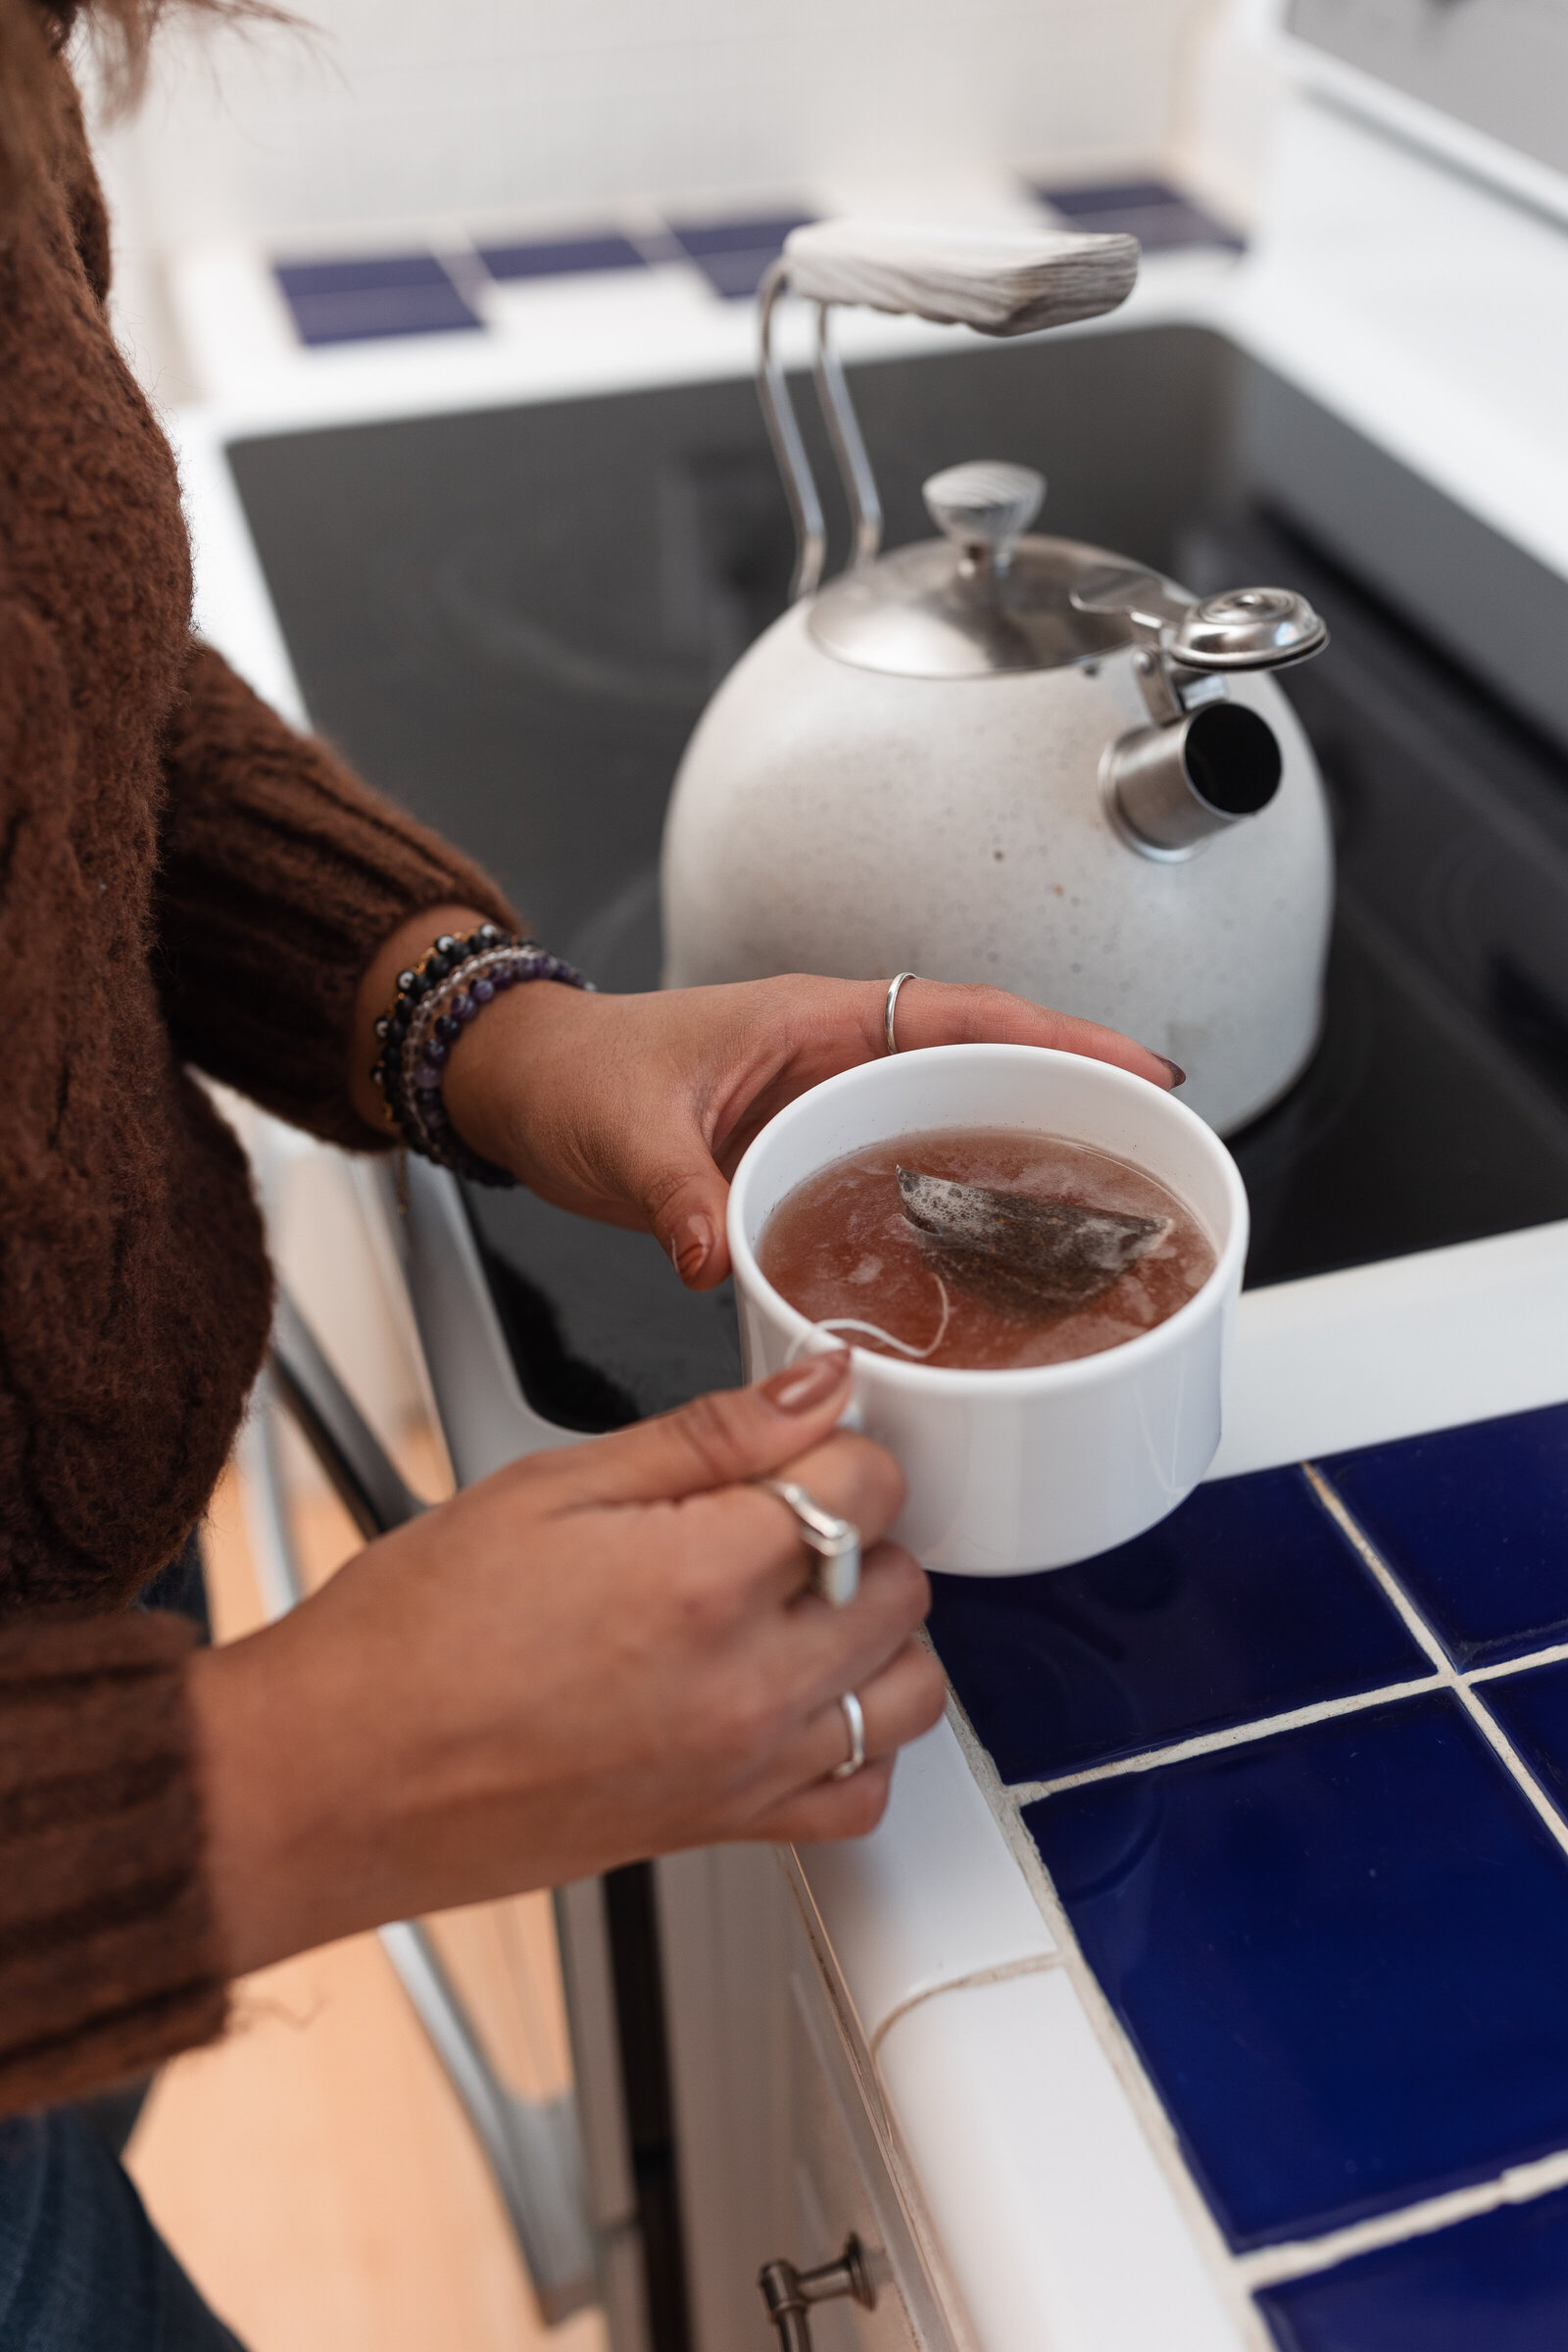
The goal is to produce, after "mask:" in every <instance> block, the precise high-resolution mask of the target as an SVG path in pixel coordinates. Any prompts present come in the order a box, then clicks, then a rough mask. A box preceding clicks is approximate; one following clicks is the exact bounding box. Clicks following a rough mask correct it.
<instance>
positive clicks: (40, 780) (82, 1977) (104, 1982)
mask: <svg viewBox="0 0 1568 2352" xmlns="http://www.w3.org/2000/svg"><path fill="white" fill-rule="evenodd" d="M108 273H109V260H108V232H107V224H106V221H105V218H104V211H103V205H102V200H101V198H100V195H99V191H98V186H97V181H96V179H95V177H94V175H93V172H92V167H91V164H90V161H89V159H88V155H87V150H86V145H85V141H84V138H83V134H82V128H81V120H80V114H79V111H78V108H77V105H76V99H75V94H74V91H73V89H72V87H71V85H70V82H69V79H68V77H67V74H66V71H65V68H64V67H63V66H62V67H61V68H60V69H59V73H58V123H57V127H56V131H55V134H54V136H53V142H52V155H51V163H50V168H49V170H48V171H47V172H45V173H44V174H43V176H42V177H41V178H39V179H38V180H36V181H35V182H34V184H32V185H31V186H30V188H29V189H28V190H27V191H26V192H25V194H24V196H23V198H22V200H21V209H20V210H19V211H18V212H17V213H16V214H15V215H14V216H13V217H12V218H11V219H10V220H8V221H5V222H4V223H0V974H3V988H0V1002H3V1003H4V1005H5V1006H6V1008H7V1017H6V1021H5V1037H6V1044H5V1050H4V1055H3V1061H0V1067H3V1079H0V2109H3V2108H6V2107H12V2108H15V2107H19V2106H24V2105H31V2104H35V2103H40V2102H43V2101H47V2100H50V2099H55V2098H59V2097H62V2096H65V2095H67V2094H71V2093H74V2092H76V2091H79V2090H82V2089H85V2088H90V2087H95V2086H97V2085H100V2084H103V2083H106V2082H112V2081H115V2080H117V2079H120V2078H123V2077H127V2076H129V2075H132V2074H134V2073H136V2072H139V2071H141V2070H144V2069H146V2068H147V2067H149V2066H150V2065H152V2064H153V2063H154V2062H155V2061H156V2060H158V2059H159V2058H161V2057H163V2056H164V2055H165V2054H166V2053H168V2052H169V2051H172V2050H173V2049H176V2048H178V2047H180V2046H181V2045H182V2044H185V2043H189V2042H192V2041H196V2040H199V2039H201V2038H203V2037H204V2036H206V2035H209V2034H213V2033H215V2032H216V2031H217V2030H218V2028H219V2026H220V2024H221V2019H222V2015H223V1989H222V1970H221V1954H220V1952H219V1951H218V1949H217V1948H216V1944H215V1938H214V1933H213V1927H212V1922H211V1918H210V1914H209V1907H208V1904H207V1900H206V1896H205V1892H204V1887H203V1880H202V1860H201V1806H200V1792H199V1789H197V1788H196V1787H195V1785H194V1782H193V1773H192V1761H191V1752H190V1737H189V1729H188V1723H187V1717H186V1710H185V1704H184V1695H183V1675H184V1664H185V1658H186V1654H187V1638H186V1636H185V1634H184V1633H183V1631H182V1629H181V1628H180V1627H179V1626H178V1625H177V1624H176V1623H174V1622H172V1621H171V1620H169V1619H168V1618H166V1617H161V1616H157V1615H154V1614H152V1613H150V1612H148V1611H144V1610H136V1609H132V1608H131V1607H130V1606H129V1605H128V1604H129V1603H130V1602H131V1600H132V1598H133V1596H134V1594H135V1593H136V1592H137V1591H138V1589H139V1587H140V1586H141V1585H143V1584H144V1583H145V1582H146V1580H147V1579H148V1577H149V1576H151V1575H152V1574H154V1573H155V1572H156V1571H157V1570H158V1569H159V1568H160V1567H161V1566H163V1564H164V1563H165V1562H166V1561H168V1560H169V1559H170V1558H171V1557H172V1555H173V1554H174V1553H175V1552H176V1551H177V1550H178V1549H179V1546H180V1544H181V1542H182V1540H183V1539H184V1537H185V1536H186V1534H187V1532H188V1531H189V1529H190V1528H191V1526H192V1525H193V1523H194V1522H195V1520H196V1519H197V1518H198V1517H199V1515H200V1513H201V1511H202V1509H203V1507H204V1506H205V1504H206V1501H207V1498H208V1496H209V1495H210V1494H211V1492H212V1488H213V1484H214V1482H215V1480H216V1479H217V1476H218V1473H219V1471H220V1469H221V1466H222V1462H223V1458H224V1455H225V1453H226V1451H227V1448H228V1446H229V1443H230V1440H231V1439H232V1437H233V1434H234V1430H235V1427H236V1425H237V1423H238V1420H239V1416H240V1411H241V1407H242V1404H243V1401H244V1398H245V1395H246V1392H247V1390H248V1389H249V1387H250V1384H251V1381H252V1379H253V1378H254V1376H255V1373H256V1370H257V1367H258V1365H259V1363H260V1361H261V1356H262V1351H263V1348H264V1345H265V1341H266V1336H267V1327H268V1317H269V1305H270V1288H269V1275H268V1268H267V1260H266V1256H265V1254H264V1250H263V1240H262V1231H261V1226H260V1222H259V1220H258V1216H257V1212H256V1208H255V1205H254V1203H253V1201H252V1198H251V1191H250V1186H249V1182H248V1179H247V1174H246V1169H245V1164H244V1161H243V1159H242V1156H241V1154H240V1152H239V1149H238V1147H237V1146H236V1144H235V1142H234V1140H233V1138H232V1137H231V1136H230V1134H229V1133H228V1131H227V1129H226V1128H225V1127H224V1126H223V1125H222V1123H221V1120H220V1119H219V1118H218V1117H217V1115H216V1114H215V1112H214V1111H213V1109H212V1108H211V1106H210V1104H209V1103H208V1100H207V1097H206V1096H205V1095H204V1093H203V1092H202V1091H201V1089H200V1088H199V1087H198V1086H197V1085H196V1084H195V1083H194V1082H193V1080H192V1079H191V1077H190V1076H189V1075H188V1074H187V1070H186V1068H185V1065H186V1064H187V1063H194V1064H195V1065H197V1066H198V1067H199V1068H201V1069H203V1070H206V1071H209V1072H211V1073H212V1074H213V1075H214V1076H215V1077H218V1078H221V1079H224V1080H226V1081H227V1082H228V1083H229V1084H230V1085H233V1086H236V1087H239V1088H241V1089H243V1090H244V1091H245V1092H246V1093H247V1094H249V1095H251V1096H253V1097H254V1098H255V1099H256V1100H257V1101H258V1102H259V1103H265V1104H266V1105H267V1106H268V1108H269V1109H271V1110H275V1111H278V1112H280V1113H281V1114H282V1115H283V1116H284V1117H285V1118H289V1119H293V1120H295V1121H297V1122H298V1123H299V1124H301V1125H302V1126H306V1127H309V1128H311V1129H312V1130H313V1131H314V1132H315V1133H316V1134H318V1135H321V1136H325V1137H327V1138H329V1139H331V1140H332V1141H334V1142H338V1143H344V1144H350V1145H369V1144H372V1143H373V1142H374V1141H375V1140H376V1139H375V1138H374V1137H372V1136H371V1135H370V1134H369V1133H368V1131H367V1130H366V1129H365V1128H364V1127H363V1126H362V1125H361V1124H360V1122H359V1121H358V1120H357V1118H356V1116H355V1114H354V1112H353V1110H352V1109H351V1107H350V1104H349V1101H348V1095H347V1065H348V1047H349V1025H350V1019H351V1012H352V1005H353V998H354V993H355V988H356V983H357V981H358V978H359V976H360V974H361V973H362V972H363V971H364V969H365V968H366V966H367V964H368V961H369V960H370V957H371V956H372V955H373V953H374V951H375V949H376V948H377V946H378V945H379V944H380V942H381V941H382V940H383V939H384V938H385V937H386V936H387V935H388V933H389V932H390V931H391V930H392V929H393V928H394V927H395V926H396V925H397V924H398V923H399V922H400V921H402V920H403V919H404V918H405V917H406V916H408V915H410V914H413V913H415V912H417V910H418V909H419V908H420V907H429V906H434V905H436V904H437V903H440V902H442V901H458V902H462V903H466V904H469V905H477V906H479V907H483V908H485V909H486V910H487V911H490V912H492V913H495V914H498V915H501V916H503V917H504V916H505V915H506V913H507V909H506V907H505V905H504V903H503V902H501V901H499V900H498V898H497V895H496V893H495V891H494V889H493V888H492V887H491V886H490V885H489V884H487V883H486V882H485V881H484V879H483V877H482V876H481V875H479V874H478V873H477V872H476V871H475V870H474V869H473V868H472V867H471V866H470V865H469V864H467V862H466V860H465V859H463V858H460V857H458V856H457V855H455V854H454V853H453V852H452V851H450V850H448V849H446V848H444V847H443V845H442V844H441V843H440V842H438V841H437V840H435V839H434V838H433V837H432V836H431V835H429V834H427V833H425V832H423V831H422V830H421V829H420V828H419V827H417V825H415V824H414V823H412V822H411V821H410V820H409V819H407V818H405V817H402V816H400V815H397V814H395V813H394V812H393V811H392V810H390V809H387V808H386V807H384V806H383V805H382V804H381V803H379V802H377V801H376V800H374V799H373V798H372V797H371V796H370V794H369V793H368V792H367V791H366V790H365V789H364V787H363V786H361V785H360V784H358V783H357V782H356V781H355V779H354V778H353V777H352V776H350V775H349V774H348V773H346V772H345V770H344V769H343V768H342V767H341V766H340V765H339V764H338V763H337V761H336V760H333V759H332V758H331V756H330V755H329V754H328V753H327V752H326V751H325V750H323V749H322V747H321V746H320V745H319V744H317V743H311V742H306V741H303V740H302V739H300V738H299V737H297V736H295V735H293V734H291V733H290V732H289V730H288V729H287V728H286V727H284V726H283V725H282V723H281V722H280V721H279V720H278V719H276V718H275V717H274V716H273V715H272V714H271V713H270V711H267V710H266V709H265V708H264V707H263V706H262V705H261V704H260V703H259V702H258V701H257V700H256V698H255V697H254V695H252V694H251V693H250V692H249V691H248V690H247V688H245V687H244V686H243V685H241V684H240V683H239V681H238V680H237V679H236V678H235V677H234V676H233V675H232V674H231V673H230V672H229V670H227V669H226V668H225V667H224V665H223V663H222V662H221V660H220V659H219V658H218V656H217V655H216V654H214V653H212V652H210V651H207V650H205V649H203V648H201V647H199V646H197V645H195V644H194V643H193V642H192V640H191V636H190V559H189V551H188V547H187V543H186V537H185V531H184V526H183V522H182V519H181V515H180V507H179V490H178V484H177V481H176V479H175V473H174V466H173V461H172V457H171V454H170V451H169V449H168V447H167V445H166V443H165V441H164V439H163V437H162V435H161V433H160V432H159V429H158V426H157V424H156V423H155V421H154V419H153V417H152V415H151V413H150V412H149V410H148V408H147V406H146V404H145V403H144V402H143V400H142V399H141V397H140V395H139V393H138V392H137V390H136V388H135V385H134V384H133V382H132V380H131V378H130V376H129V375H128V373H127V372H126V369H125V368H124V366H123V363H122V361H121V359H120V356H119V354H118V352H117V350H116V348H115V345H114V343H113V341H112V339H111V337H110V334H109V331H108V328H107V326H106V323H105V317H104V298H105V293H106V288H107V282H108Z"/></svg>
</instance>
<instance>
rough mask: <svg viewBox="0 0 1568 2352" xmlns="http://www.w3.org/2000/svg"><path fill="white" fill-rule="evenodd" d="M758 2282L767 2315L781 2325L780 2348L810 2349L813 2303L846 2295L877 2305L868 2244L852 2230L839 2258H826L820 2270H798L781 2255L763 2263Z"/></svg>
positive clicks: (784, 2351) (869, 2307)
mask: <svg viewBox="0 0 1568 2352" xmlns="http://www.w3.org/2000/svg"><path fill="white" fill-rule="evenodd" d="M757 2284H758V2288H759V2290H760V2294H761V2297H762V2301H763V2302H764V2303H765V2304H766V2306H767V2316H768V2318H769V2319H770V2320H771V2321H772V2323H773V2325H774V2327H776V2328H777V2329H778V2340H779V2345H780V2352H811V2312H810V2307H811V2305H812V2304H813V2303H832V2302H836V2301H837V2300H838V2298H839V2297H840V2296H846V2297H848V2298H849V2299H850V2300H851V2301H852V2302H856V2303H858V2304H859V2305H860V2306H861V2308H862V2309H863V2310H865V2311H874V2310H875V2309H876V2280H875V2279H874V2278H872V2276H871V2266H870V2264H869V2262H868V2261H867V2260H866V2255H865V2248H864V2247H863V2246H862V2245H861V2243H860V2241H859V2239H858V2237H857V2236H856V2235H855V2234H854V2232H853V2231H852V2232H851V2234H850V2235H849V2236H848V2237H847V2238H846V2239H845V2241H844V2251H843V2253H842V2254H840V2256H839V2258H838V2260H837V2261H836V2262H824V2263H823V2264H822V2266H821V2268H820V2269H819V2270H814V2271H798V2270H797V2269H796V2267H795V2265H794V2263H793V2262H785V2261H784V2260H783V2258H782V2256H781V2257H780V2258H779V2259H778V2260H777V2261H775V2262H764V2263H763V2265H762V2268H761V2270H760V2273H759V2275H758V2280H757Z"/></svg>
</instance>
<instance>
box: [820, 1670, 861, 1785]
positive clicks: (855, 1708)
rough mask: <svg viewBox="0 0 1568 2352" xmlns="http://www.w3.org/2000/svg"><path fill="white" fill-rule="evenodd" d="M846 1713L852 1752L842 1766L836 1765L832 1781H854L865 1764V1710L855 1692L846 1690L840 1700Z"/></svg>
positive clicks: (832, 1772) (845, 1722)
mask: <svg viewBox="0 0 1568 2352" xmlns="http://www.w3.org/2000/svg"><path fill="white" fill-rule="evenodd" d="M839 1705H840V1707H841V1708H842V1709H843V1711H844V1729H845V1730H846V1731H847V1732H848V1733H849V1735H850V1752H849V1754H848V1755H847V1756H846V1757H845V1759H844V1761H843V1763H842V1764H835V1765H834V1767H833V1770H832V1771H831V1772H830V1773H829V1775H828V1778H829V1780H832V1781H853V1780H854V1778H855V1776H856V1774H857V1773H858V1771H859V1769H860V1766H861V1765H862V1764H863V1763H864V1762H865V1710H864V1709H863V1707H862V1706H861V1705H860V1702H859V1700H858V1698H857V1697H856V1695H855V1692H854V1691H845V1693H844V1696H843V1697H842V1698H841V1699H840V1700H839Z"/></svg>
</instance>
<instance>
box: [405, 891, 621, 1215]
mask: <svg viewBox="0 0 1568 2352" xmlns="http://www.w3.org/2000/svg"><path fill="white" fill-rule="evenodd" d="M525 980H562V981H564V982H565V984H566V986H567V987H568V988H586V989H591V988H592V986H593V982H592V981H591V980H585V979H584V978H583V976H582V974H581V972H579V971H577V970H576V969H575V967H574V966H573V965H571V964H569V963H564V962H563V961H562V959H561V957H560V956H552V955H550V954H549V953H548V952H547V951H546V950H545V949H544V948H541V947H540V946H539V945H538V943H537V941H535V940H531V939H515V938H508V936H507V934H506V933H505V932H504V931H503V930H502V929H501V927H500V925H499V924H497V923H481V924H480V926H479V928H478V930H477V931H470V932H468V933H467V934H466V936H465V937H463V938H457V937H455V936H454V935H453V934H452V933H451V932H450V931H443V932H442V934H441V936H440V938H439V939H438V940H437V941H436V942H435V945H434V946H433V947H432V948H431V949H430V950H429V952H428V954H426V955H425V956H421V957H420V959H419V961H418V962H417V964H415V965H413V966H412V967H411V968H410V969H409V970H408V971H406V972H399V974H398V978H397V993H396V995H395V996H394V997H393V999H392V1005H391V1008H390V1010H389V1011H387V1012H385V1013H383V1014H382V1015H381V1017H380V1019H379V1020H378V1021H377V1022H376V1024H375V1034H376V1036H377V1038H378V1039H379V1040H380V1045H381V1054H380V1058H379V1059H378V1060H377V1062H376V1063H375V1066H374V1067H373V1069H372V1070H371V1072H370V1076H371V1077H372V1079H373V1080H374V1081H375V1084H376V1085H377V1086H378V1087H379V1088H380V1090H381V1101H382V1108H383V1110H384V1112H385V1115H386V1118H387V1121H388V1123H389V1125H391V1126H393V1127H395V1128H396V1129H397V1131H398V1133H399V1135H400V1136H401V1137H402V1138H403V1141H404V1142H405V1143H406V1144H407V1145H408V1147H409V1149H410V1151H411V1152H419V1153H420V1154H421V1156H422V1157H423V1158H425V1159H433V1160H434V1161H435V1162H436V1164H437V1165H438V1166H439V1167H443V1168H451V1169H452V1170H453V1171H454V1172H455V1173H456V1174H457V1175H459V1176H466V1177H467V1178H468V1179H469V1181H470V1182H472V1183H474V1184H491V1185H511V1184H515V1183H516V1181H517V1180H516V1178H515V1176H514V1175H512V1173H511V1172H510V1170H508V1169H506V1168H500V1167H497V1166H496V1165H495V1163H494V1162H493V1161H491V1160H488V1159H481V1158H480V1157H479V1154H478V1153H477V1152H470V1151H469V1150H468V1147H467V1145H466V1144H465V1143H464V1141H463V1139H462V1138H461V1136H459V1134H458V1133H457V1131H456V1129H455V1128H454V1127H453V1124H452V1121H451V1120H450V1118H448V1116H447V1111H446V1105H445V1103H443V1102H442V1100H441V1082H442V1079H443V1077H444V1076H445V1074H446V1063H447V1057H448V1055H449V1054H450V1053H451V1051H452V1048H453V1046H454V1045H455V1044H456V1043H457V1040H458V1039H459V1038H460V1037H461V1036H462V1034H463V1032H464V1030H465V1029H466V1027H467V1025H468V1023H469V1022H470V1021H473V1020H476V1019H477V1018H478V1016H479V1014H480V1013H481V1012H482V1011H483V1010H484V1007H485V1006H486V1005H488V1004H490V1003H492V1001H493V1000H494V999H495V998H496V997H498V996H500V995H501V994H502V993H503V992H504V991H505V990H507V989H509V988H515V987H516V986H517V985H518V983H519V982H521V981H525Z"/></svg>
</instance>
